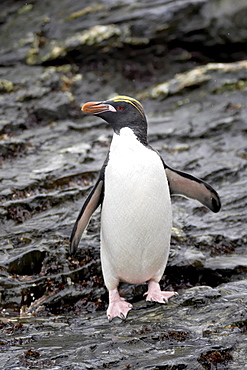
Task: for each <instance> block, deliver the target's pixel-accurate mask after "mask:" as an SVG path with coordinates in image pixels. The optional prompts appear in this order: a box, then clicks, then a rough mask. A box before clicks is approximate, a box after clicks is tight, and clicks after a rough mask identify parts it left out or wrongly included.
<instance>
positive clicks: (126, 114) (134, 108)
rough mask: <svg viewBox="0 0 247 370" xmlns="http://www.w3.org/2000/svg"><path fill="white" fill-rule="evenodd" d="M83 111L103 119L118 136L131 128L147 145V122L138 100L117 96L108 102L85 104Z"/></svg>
mask: <svg viewBox="0 0 247 370" xmlns="http://www.w3.org/2000/svg"><path fill="white" fill-rule="evenodd" d="M81 110H82V111H83V112H85V113H91V114H94V115H97V116H99V117H101V118H102V119H103V120H105V121H106V122H107V123H109V124H110V125H111V126H112V128H113V130H114V132H115V133H116V134H118V135H119V134H120V132H121V129H122V128H124V127H128V128H130V129H131V130H132V131H133V132H134V134H135V135H136V137H137V138H138V140H140V141H141V142H142V143H143V144H147V120H146V116H145V113H144V110H143V106H142V104H141V103H140V102H139V101H138V100H136V99H134V98H131V97H129V96H116V97H115V98H112V99H109V100H106V101H101V102H88V103H85V104H84V105H83V107H82V108H81Z"/></svg>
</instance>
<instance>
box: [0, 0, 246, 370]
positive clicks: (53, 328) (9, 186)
mask: <svg viewBox="0 0 247 370" xmlns="http://www.w3.org/2000/svg"><path fill="white" fill-rule="evenodd" d="M246 16H247V5H246V4H245V2H244V1H239V2H232V1H231V2H230V1H228V0H224V1H221V2H218V1H216V0H213V1H209V0H186V1H179V0H174V1H155V2H152V4H151V3H150V2H148V1H135V2H133V1H128V0H122V1H117V2H116V1H111V0H104V1H101V2H95V3H92V4H91V3H90V4H88V2H86V1H78V0H70V1H68V0H64V1H62V2H39V1H32V2H28V3H27V2H26V1H22V0H19V1H9V0H8V1H2V5H1V10H0V31H1V32H0V40H1V42H0V45H1V53H0V94H1V95H0V112H1V118H0V165H1V181H0V201H1V203H0V222H1V227H0V309H1V318H0V332H1V336H0V346H1V350H2V351H1V353H0V361H1V364H3V369H4V370H17V369H18V370H19V369H21V370H24V369H31V368H41V369H42V368H45V369H53V370H57V369H59V370H60V369H70V370H82V369H98V368H99V369H100V368H102V369H103V368H119V369H123V368H130V369H152V370H154V369H173V370H175V369H234V370H235V369H244V368H246V360H247V358H246V345H247V343H246V330H247V327H246V322H247V312H246V303H247V277H246V272H247V252H246V245H247V233H246V226H245V225H246V223H247V214H246V206H247V196H246V187H247V177H246V167H247V166H246V159H247V149H246V138H247V125H246V122H247V109H246V98H247V61H246V59H247V55H246V54H247V53H246V50H247V49H246V42H247V27H246ZM144 61H145V63H144ZM123 86H124V89H123ZM116 94H125V95H131V96H134V97H137V98H138V99H140V100H141V101H142V103H143V105H144V108H145V111H146V113H147V116H148V121H149V141H150V144H151V145H152V146H153V147H154V148H155V149H157V150H159V152H160V153H161V154H162V156H163V158H164V160H165V161H166V163H167V164H169V165H170V166H172V167H174V168H177V169H180V170H184V171H186V172H189V173H191V174H193V175H195V176H198V177H200V178H202V179H204V180H206V181H207V182H209V183H210V184H212V185H213V186H214V187H215V188H216V189H217V191H218V192H219V194H220V196H221V200H222V210H221V212H220V213H218V214H212V213H211V212H209V211H207V210H206V209H205V208H203V207H202V206H201V205H200V204H199V203H197V202H195V201H188V200H186V199H183V198H180V197H174V198H173V226H174V227H173V233H172V243H171V253H170V258H169V263H168V266H167V269H166V271H165V276H164V278H163V280H162V285H163V286H166V287H167V288H168V289H174V290H176V291H177V292H178V293H179V294H178V296H176V297H175V298H173V299H171V300H170V302H169V304H168V305H164V306H160V305H155V304H147V303H146V302H145V301H144V299H143V293H144V292H145V291H146V286H145V284H140V285H136V286H131V285H128V284H121V293H122V295H123V296H124V297H126V298H127V299H128V300H129V301H130V302H131V303H132V304H133V307H134V308H133V310H132V311H131V312H130V315H129V317H128V319H127V321H126V322H121V321H120V320H114V321H113V322H111V323H109V322H108V321H107V318H106V314H105V310H106V307H107V292H106V289H105V287H104V284H103V279H102V274H101V267H100V259H99V223H100V212H99V211H97V212H96V213H95V214H94V216H93V218H92V220H91V222H90V224H89V227H88V230H87V232H86V234H85V235H84V237H83V240H82V242H81V247H80V250H79V253H78V256H77V258H70V257H69V256H68V252H67V249H68V238H69V235H70V232H71V229H72V226H73V223H74V221H75V218H76V217H77V214H78V212H79V210H80V207H81V205H82V203H83V201H84V199H85V197H86V196H87V194H88V192H89V191H90V189H91V187H92V185H93V183H94V181H95V179H96V177H97V173H98V171H99V169H100V167H101V165H102V163H103V161H104V158H105V156H106V154H107V151H108V148H109V145H110V141H111V134H112V132H111V129H110V128H109V127H107V126H106V124H104V122H103V121H101V120H100V119H97V118H94V117H88V116H86V117H85V116H84V115H83V114H82V113H81V112H80V105H81V104H82V103H83V102H85V101H87V100H100V99H105V98H108V97H111V96H114V95H116Z"/></svg>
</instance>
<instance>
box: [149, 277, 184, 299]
mask: <svg viewBox="0 0 247 370" xmlns="http://www.w3.org/2000/svg"><path fill="white" fill-rule="evenodd" d="M176 294H177V293H176V292H167V291H162V290H161V289H160V285H159V283H158V282H157V281H154V280H149V282H148V291H147V292H146V293H145V294H144V295H146V296H147V298H146V301H152V302H159V303H167V302H168V299H169V298H171V297H172V296H174V295H176Z"/></svg>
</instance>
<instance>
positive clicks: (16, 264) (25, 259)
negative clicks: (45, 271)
mask: <svg viewBox="0 0 247 370" xmlns="http://www.w3.org/2000/svg"><path fill="white" fill-rule="evenodd" d="M45 254H46V252H44V251H39V250H31V251H29V252H24V253H23V254H22V255H18V257H17V258H15V259H11V260H9V261H8V271H9V272H11V273H12V274H18V275H33V274H39V273H40V271H41V267H42V262H43V260H44V258H45Z"/></svg>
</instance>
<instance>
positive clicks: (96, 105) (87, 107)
mask: <svg viewBox="0 0 247 370" xmlns="http://www.w3.org/2000/svg"><path fill="white" fill-rule="evenodd" d="M81 110H82V111H83V112H85V113H91V114H98V113H104V112H116V109H115V108H114V107H113V106H112V105H111V104H105V103H104V102H96V101H90V102H87V103H85V104H84V105H83V106H82V108H81Z"/></svg>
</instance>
